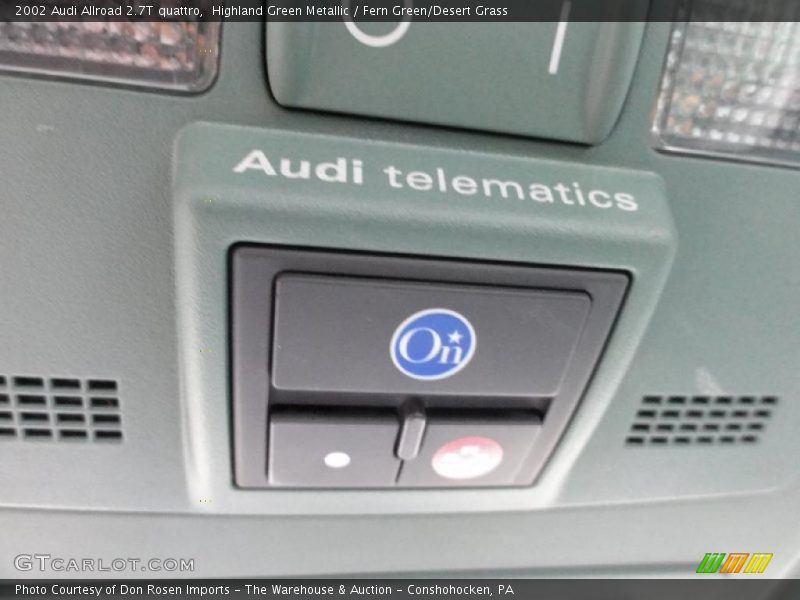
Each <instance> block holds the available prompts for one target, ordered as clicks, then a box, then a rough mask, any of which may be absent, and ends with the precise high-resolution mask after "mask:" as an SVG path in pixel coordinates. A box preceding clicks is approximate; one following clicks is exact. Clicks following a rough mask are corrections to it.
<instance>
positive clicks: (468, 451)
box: [431, 436, 503, 480]
mask: <svg viewBox="0 0 800 600" xmlns="http://www.w3.org/2000/svg"><path fill="white" fill-rule="evenodd" d="M502 461H503V447H502V446H501V445H500V444H498V443H497V442H496V441H494V440H493V439H491V438H487V437H479V436H469V437H462V438H458V439H456V440H453V441H452V442H447V443H446V444H445V445H444V446H442V447H441V448H439V449H438V450H437V451H436V452H435V453H434V455H433V458H432V459H431V466H432V467H433V470H434V471H436V474H437V475H439V476H440V477H444V478H445V479H460V480H463V479H474V478H476V477H481V476H483V475H486V474H488V473H491V472H492V471H494V470H495V469H496V468H497V467H498V465H499V464H500V463H501V462H502Z"/></svg>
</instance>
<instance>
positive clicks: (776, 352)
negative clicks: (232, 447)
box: [0, 24, 800, 576]
mask: <svg viewBox="0 0 800 600" xmlns="http://www.w3.org/2000/svg"><path fill="white" fill-rule="evenodd" d="M666 30H667V28H666V27H665V26H663V25H650V26H648V29H647V33H646V36H645V44H644V47H643V54H642V59H641V61H640V64H639V67H638V68H637V73H636V76H635V79H634V84H633V88H632V93H631V94H630V96H629V97H628V100H627V102H626V106H625V109H624V111H623V116H622V118H621V120H620V122H619V124H618V126H617V127H616V128H615V130H614V132H613V133H612V135H611V136H610V138H609V139H608V140H607V141H606V142H605V143H604V144H602V145H601V146H598V147H595V148H585V147H578V146H570V145H567V144H548V143H544V142H537V141H533V140H524V139H516V138H510V137H500V136H492V135H477V134H467V133H463V132H454V131H447V130H435V129H426V128H422V127H413V126H409V125H404V126H400V125H396V124H391V123H382V122H376V121H360V120H357V119H351V118H346V117H331V116H325V115H314V114H310V113H300V112H290V111H286V110H282V109H280V108H278V107H277V106H276V105H275V104H274V103H273V102H272V101H271V100H270V98H269V96H268V95H267V94H266V93H265V84H264V80H265V76H264V70H263V57H262V55H261V53H260V49H261V47H262V43H263V39H262V37H263V36H262V28H261V27H260V26H259V25H258V24H234V25H228V26H226V28H225V31H224V32H223V43H224V48H223V55H222V63H221V71H220V78H219V80H218V82H217V83H216V85H215V86H214V87H213V88H212V89H211V91H210V92H208V93H207V94H205V95H203V96H199V97H196V98H178V97H169V96H160V95H154V94H147V93H142V92H131V91H120V90H112V89H105V88H100V87H92V86H80V85H77V84H70V83H61V82H46V81H41V80H33V79H24V78H19V77H10V76H6V77H3V78H2V80H0V105H1V106H2V107H3V110H2V112H1V113H0V136H2V140H3V141H4V144H3V145H2V147H1V148H0V177H1V178H2V181H3V185H2V186H0V205H2V207H3V211H4V213H3V219H2V220H0V289H2V292H1V293H0V340H2V344H0V371H2V372H3V373H5V374H9V375H10V374H42V375H74V376H80V377H88V376H98V377H109V378H115V379H118V380H119V381H120V397H121V401H122V405H123V407H124V410H125V414H126V429H127V432H128V437H127V440H126V442H125V443H124V444H122V445H120V446H117V447H114V448H113V449H104V450H103V451H102V452H97V451H95V450H94V449H93V448H92V447H91V446H85V447H77V446H70V447H68V448H67V447H63V446H58V447H56V446H52V445H50V446H48V445H45V444H41V445H39V444H32V443H27V442H1V444H2V445H0V452H2V454H3V460H2V461H0V490H2V492H0V501H1V502H2V503H3V505H4V506H5V508H3V509H2V510H0V528H2V530H3V532H4V534H3V536H2V538H1V539H0V575H3V576H12V575H18V573H17V572H16V571H14V569H13V566H12V563H11V560H12V557H13V556H14V555H16V554H18V553H21V552H49V553H52V554H54V555H62V556H73V555H76V554H80V555H87V556H96V557H106V558H113V557H116V556H142V557H149V556H178V557H180V556H185V555H190V556H194V557H195V558H196V564H197V572H196V573H195V574H198V575H206V576H236V575H294V574H324V573H343V572H350V573H352V572H357V573H389V572H410V571H413V572H417V573H419V572H426V571H438V572H443V571H460V572H464V571H471V570H472V571H480V572H483V573H485V572H487V571H492V570H498V571H503V570H513V569H520V570H537V569H538V571H537V572H543V571H542V570H544V572H548V570H550V569H552V570H554V571H555V572H558V571H559V570H563V569H564V567H566V566H570V567H572V568H573V569H574V570H573V573H574V572H584V573H597V572H598V569H599V568H601V567H603V568H606V569H613V568H615V567H624V566H625V565H639V567H640V568H644V569H647V568H650V567H652V568H653V569H654V570H655V571H656V572H658V570H659V569H663V568H665V567H664V565H678V567H676V572H677V573H680V574H688V573H687V571H690V570H691V569H692V567H691V566H688V567H686V565H692V564H696V563H697V562H698V560H699V558H701V557H702V555H703V554H704V553H705V552H708V551H710V550H712V549H719V550H721V551H729V550H741V549H745V550H753V551H755V550H765V551H770V552H774V553H775V558H774V559H773V562H772V563H771V565H770V568H769V574H771V575H779V574H781V573H784V572H789V569H793V571H791V572H793V573H795V574H796V573H797V564H798V561H797V555H798V548H800V525H798V522H797V519H796V518H792V516H793V515H796V511H797V506H798V505H800V485H799V483H800V482H798V471H797V461H796V457H797V456H798V451H799V450H800V448H799V446H800V440H798V437H797V435H796V431H797V426H798V423H799V422H800V406H799V405H798V390H799V389H800V370H798V369H797V367H796V365H797V364H800V326H798V320H797V315H796V311H797V299H798V298H800V250H799V249H798V245H797V238H796V236H797V224H798V223H799V222H800V203H799V202H798V201H797V191H796V190H797V186H798V182H800V178H799V175H798V172H797V171H796V170H789V169H777V168H769V167H757V166H752V165H734V164H729V163H724V162H715V161H707V160H701V159H690V158H686V157H678V156H665V155H659V154H657V153H656V152H654V151H653V150H651V149H650V141H649V139H648V126H649V115H650V110H651V108H652V103H653V99H654V95H655V90H656V86H657V82H658V76H659V72H660V67H661V62H662V59H663V50H664V47H665V41H666ZM196 120H205V121H218V122H223V123H235V124H244V125H268V126H270V127H273V128H279V129H280V128H284V129H291V130H302V131H307V132H314V133H323V134H345V135H350V136H353V135H355V136H360V137H363V138H364V139H367V140H377V139H385V140H393V141H400V142H411V143H418V144H424V145H429V146H431V147H441V148H454V149H456V150H458V151H463V150H469V151H483V152H491V153H497V154H502V155H507V156H510V157H533V158H548V159H556V160H566V161H577V162H580V163H591V164H596V165H605V166H610V167H624V168H627V169H637V170H646V171H653V172H655V173H657V174H659V175H660V176H661V177H662V178H663V179H664V182H665V188H666V193H667V196H668V198H669V203H670V210H671V212H672V214H673V216H674V218H675V223H676V228H677V233H678V239H679V245H678V247H677V255H676V258H675V262H674V265H673V268H672V271H671V273H670V278H669V280H668V282H667V285H666V287H665V288H664V290H663V293H662V294H661V297H660V299H659V301H658V305H657V309H656V310H654V312H653V314H652V319H651V321H650V323H649V325H648V327H647V330H646V331H645V332H644V334H643V336H642V338H641V340H640V341H638V340H636V339H635V338H634V337H627V338H623V339H621V340H619V342H620V344H621V345H623V346H624V345H626V344H634V343H635V344H636V346H635V348H634V347H633V346H630V347H628V348H627V349H628V350H635V351H636V353H635V356H634V357H633V359H632V361H631V363H630V364H627V363H622V362H613V361H612V362H610V363H608V364H607V365H605V366H606V367H607V368H606V369H605V370H604V371H603V372H601V373H598V377H596V378H595V380H594V382H593V386H592V389H591V390H590V393H589V395H588V396H587V398H586V401H585V403H584V406H583V409H582V411H581V414H580V415H579V418H576V419H575V421H574V422H573V426H572V427H571V428H570V430H569V431H568V434H567V437H566V438H565V441H566V442H567V444H568V445H567V444H565V445H563V446H562V447H561V449H560V451H559V453H558V455H557V456H556V457H555V458H556V459H555V461H554V463H553V464H552V468H553V470H554V472H559V473H566V472H567V471H569V477H567V478H565V479H562V480H559V482H558V484H557V485H555V486H554V487H553V488H552V489H549V498H548V500H547V502H544V501H543V502H541V503H530V502H528V501H527V499H526V498H525V497H524V496H523V495H520V494H516V493H515V495H509V494H506V493H503V494H495V495H492V496H491V497H488V496H481V495H478V494H477V493H476V494H474V495H467V496H463V497H460V499H459V501H458V502H459V504H460V505H461V506H462V510H461V511H453V510H452V504H451V497H450V496H448V495H446V494H444V493H430V494H428V493H427V492H426V493H425V494H427V495H425V496H423V495H422V494H420V495H418V496H416V497H411V498H406V497H404V500H407V501H408V504H406V505H404V506H400V505H398V504H397V503H396V502H395V500H393V498H395V497H394V496H393V497H389V496H386V497H385V498H381V504H380V506H376V507H374V509H373V510H372V511H371V512H372V513H373V514H364V513H366V512H370V511H366V510H362V509H363V506H359V504H360V502H359V501H358V500H357V499H352V498H348V497H346V496H343V497H342V498H341V499H340V501H339V502H340V506H339V509H340V510H339V514H329V515H319V516H311V515H307V516H302V515H303V513H309V512H313V510H314V509H313V508H312V506H313V502H311V501H309V502H308V503H300V504H297V505H296V506H295V514H294V515H293V516H286V515H279V514H273V515H269V514H255V513H260V512H263V511H264V507H263V506H261V504H262V503H261V501H260V500H259V499H258V497H256V496H253V495H251V494H250V493H247V492H246V493H244V495H245V496H247V498H245V499H243V500H241V501H240V500H238V499H237V500H234V497H233V496H232V494H233V492H232V491H230V490H229V491H221V493H220V494H219V495H216V494H215V495H214V496H212V497H206V496H205V493H206V492H207V491H208V490H209V489H213V491H214V492H216V491H217V488H213V487H211V486H209V485H208V481H207V480H204V479H203V478H202V477H200V478H198V476H197V474H198V473H203V472H204V470H206V469H207V465H206V464H205V461H206V460H207V459H208V458H209V457H208V456H207V455H206V454H205V453H204V451H203V448H204V447H206V444H211V443H212V442H213V441H212V440H208V439H204V438H202V437H201V438H199V439H197V438H189V437H188V436H187V432H188V430H189V429H190V426H189V420H188V418H187V417H188V414H187V412H186V409H187V407H189V406H192V405H193V402H194V398H193V397H192V396H191V392H189V393H188V394H187V388H186V382H187V381H188V379H187V377H190V376H191V374H187V373H185V372H183V371H181V370H180V368H179V360H178V356H179V355H178V344H177V342H178V338H177V331H178V330H177V326H176V293H175V278H174V274H175V273H174V267H173V264H174V263H173V257H174V253H173V241H174V240H173V230H174V227H173V226H174V225H180V223H174V222H173V213H172V197H171V191H170V190H171V188H170V179H171V173H170V169H171V152H172V144H173V140H174V137H175V135H176V134H177V132H178V130H179V129H180V128H181V127H182V126H183V125H185V124H186V123H189V122H192V121H196ZM209 210H211V211H213V204H212V205H211V206H210V207H209ZM322 216H324V217H326V218H328V219H330V221H329V224H330V235H331V237H335V238H337V239H338V240H339V242H340V244H341V245H346V244H349V243H353V242H355V244H356V245H359V246H363V245H364V244H363V238H361V237H359V235H358V232H354V231H352V230H351V229H349V228H348V225H347V222H346V221H345V220H342V219H339V218H337V217H336V216H335V215H322ZM182 217H183V215H181V214H178V219H181V218H182ZM275 218H277V219H280V218H281V216H280V215H279V214H276V216H275ZM419 230H420V231H424V230H425V226H424V220H422V219H420V221H419ZM497 239H498V238H497V237H496V236H495V235H494V234H490V233H488V232H487V233H485V234H484V235H482V236H475V237H473V238H472V239H469V240H463V241H462V242H461V243H459V244H454V243H453V241H452V240H442V241H440V242H439V245H438V246H437V247H436V248H438V251H439V252H441V253H445V252H452V253H458V254H472V255H476V254H479V253H480V249H481V248H482V249H483V251H484V252H487V249H488V248H497V247H499V246H501V245H502V244H504V243H505V239H504V240H503V242H502V244H498V242H497ZM285 241H286V242H287V243H292V242H293V241H294V240H293V239H292V238H291V237H290V236H287V239H286V240H285ZM429 242H430V240H428V242H425V245H424V248H423V242H422V241H421V240H420V239H419V238H417V239H416V240H401V239H399V238H397V237H394V238H387V239H386V244H387V246H388V245H393V244H399V245H402V244H407V245H408V247H409V248H410V247H414V246H415V247H416V248H417V249H425V250H429V251H433V250H434V248H433V247H428V243H429ZM528 243H529V246H530V253H531V254H538V255H541V256H542V257H544V258H547V256H548V248H547V247H546V246H540V245H538V244H537V242H536V241H535V240H529V241H528ZM470 248H473V249H474V250H472V251H470ZM186 251H187V252H191V250H190V249H187V250H186ZM622 254H624V251H622V250H621V255H622ZM208 267H209V268H212V267H213V266H212V265H209V266H208ZM213 268H216V267H213ZM635 285H636V281H635V282H634V286H635ZM222 309H223V306H222V305H218V306H217V307H216V309H215V310H222ZM199 317H200V318H202V317H203V315H199ZM212 342H213V343H212V344H211V345H209V346H208V347H205V346H201V347H198V348H195V349H194V351H195V352H196V353H197V355H198V356H199V355H202V356H204V357H205V356H206V354H207V353H209V354H211V357H210V358H209V360H210V361H215V360H219V361H224V354H225V349H224V348H223V347H220V346H218V345H217V342H218V340H213V341H212ZM220 355H221V357H220ZM211 392H212V394H213V401H214V402H217V403H218V406H219V411H220V412H221V413H222V414H224V413H225V411H226V409H225V407H226V406H227V397H226V392H225V390H213V391H211ZM696 392H703V393H731V394H745V393H759V394H761V393H770V394H775V395H777V396H779V397H780V399H781V403H780V405H779V409H778V410H779V411H780V412H779V413H778V414H777V418H776V419H775V420H774V423H773V424H772V425H773V426H774V428H773V430H772V431H771V433H770V435H769V437H767V438H766V439H765V440H764V443H763V444H762V445H761V446H759V447H757V448H755V449H752V450H744V449H740V448H733V449H729V450H719V449H716V448H708V449H698V448H687V449H680V448H679V449H675V448H664V449H660V448H646V449H642V450H631V449H627V448H625V447H624V446H623V445H622V441H623V438H624V436H625V435H626V432H627V427H628V425H629V423H630V421H631V419H632V417H633V414H634V412H635V410H636V407H637V406H638V405H639V401H640V399H641V397H642V396H643V395H645V394H649V393H659V394H662V393H663V394H670V393H696ZM191 418H192V419H195V420H199V421H201V423H200V425H201V426H202V427H209V428H210V429H211V430H215V427H217V426H212V425H211V424H209V423H205V422H204V419H205V418H206V417H204V416H203V415H201V414H193V415H192V416H191ZM192 426H193V425H192ZM218 430H219V431H226V426H225V423H221V424H219V425H218ZM223 446H224V444H223ZM214 461H215V464H217V463H218V464H219V465H220V468H222V467H221V465H226V468H227V469H228V470H229V469H230V464H229V462H228V457H225V456H221V457H215V458H214ZM736 481H740V482H742V483H743V485H742V487H741V491H739V492H734V491H733V490H732V484H733V483H734V482H736ZM43 482H44V483H43ZM228 485H230V480H228ZM642 490H647V493H646V494H645V493H642ZM686 490H690V492H689V493H687V492H686ZM458 494H462V492H458ZM236 498H238V496H237V497H236ZM351 500H352V502H351V503H350V507H351V509H350V511H349V513H350V514H342V513H347V512H348V510H346V508H347V507H346V505H347V504H348V502H350V501H351ZM671 500H672V501H671ZM461 503H463V504H461ZM467 503H468V504H469V505H470V506H472V507H475V508H476V509H477V510H478V511H479V512H478V513H476V514H467V513H465V512H463V506H466V505H467ZM553 503H557V504H559V505H560V506H559V508H552V504H553ZM278 504H280V502H278ZM373 504H375V503H374V502H373ZM597 504H602V506H597ZM59 505H60V506H63V507H65V509H62V510H58V507H59ZM243 505H246V508H245V509H244V510H245V511H246V512H248V513H251V514H250V515H248V516H241V515H240V516H236V515H233V514H231V513H234V512H237V511H239V510H243V509H242V506H243ZM501 505H503V506H506V507H507V508H509V509H511V508H512V507H513V509H511V510H503V511H501V510H498V506H501ZM89 506H94V507H103V508H106V509H108V511H107V512H102V513H99V514H91V513H88V512H87V511H86V510H85V509H86V508H87V507H89ZM548 506H550V507H548ZM409 510H412V511H415V512H416V514H408V511H409ZM379 511H386V512H387V513H392V514H387V515H380V514H377V512H379ZM401 512H405V513H406V514H399V513H401ZM178 513H180V514H178ZM444 513H447V514H444ZM212 540H213V541H212ZM344 540H346V543H344V542H343V541H344ZM399 548H402V551H399V550H398V549H399ZM587 549H591V550H592V551H591V552H589V551H587ZM600 572H603V571H602V570H601V571H600ZM605 572H609V571H605ZM611 572H613V570H612V571H611Z"/></svg>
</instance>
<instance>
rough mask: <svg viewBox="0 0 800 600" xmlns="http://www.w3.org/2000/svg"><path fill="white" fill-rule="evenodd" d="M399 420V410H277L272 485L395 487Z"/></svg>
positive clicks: (271, 435)
mask: <svg viewBox="0 0 800 600" xmlns="http://www.w3.org/2000/svg"><path fill="white" fill-rule="evenodd" d="M398 430H399V424H398V420H397V417H396V416H395V415H394V414H393V413H388V414H384V413H377V412H376V413H372V412H367V411H364V412H355V411H354V412H352V413H350V412H337V411H330V412H318V411H315V412H313V413H312V412H310V411H299V410H298V411H286V412H284V411H276V412H274V413H273V415H272V417H271V419H270V427H269V465H268V475H269V482H270V485H275V486H286V487H336V488H347V487H391V486H393V485H394V483H395V480H396V478H397V471H398V469H399V466H400V461H399V460H398V459H397V458H396V457H395V455H394V445H395V440H396V439H397V433H398Z"/></svg>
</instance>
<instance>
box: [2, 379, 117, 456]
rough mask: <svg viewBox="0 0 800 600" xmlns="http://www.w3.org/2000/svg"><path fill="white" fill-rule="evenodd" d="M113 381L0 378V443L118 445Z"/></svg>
mask: <svg viewBox="0 0 800 600" xmlns="http://www.w3.org/2000/svg"><path fill="white" fill-rule="evenodd" d="M118 392H119V390H118V385H117V382H116V381H113V380H111V379H78V378H74V377H52V378H45V377H35V376H27V375H16V376H12V377H7V376H5V375H0V441H2V440H24V441H64V442H121V441H122V439H123V433H122V411H121V408H120V401H119V393H118Z"/></svg>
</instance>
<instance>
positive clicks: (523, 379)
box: [231, 246, 628, 489]
mask: <svg viewBox="0 0 800 600" xmlns="http://www.w3.org/2000/svg"><path fill="white" fill-rule="evenodd" d="M231 265H232V270H233V271H232V277H231V301H232V306H231V315H232V320H231V323H232V329H231V333H232V337H231V340H232V352H231V363H232V374H233V381H232V393H233V422H234V450H235V457H234V465H235V470H236V483H237V485H238V486H240V487H246V488H267V487H273V488H279V487H280V488H322V489H339V488H341V489H346V488H395V489H400V488H406V489H408V488H443V487H487V486H522V485H531V484H532V483H534V482H535V480H536V476H537V474H538V473H539V471H540V470H541V468H542V467H543V466H544V464H545V462H546V461H547V458H548V457H549V456H550V454H551V453H552V451H553V449H554V447H555V444H556V443H557V441H558V439H559V438H560V437H561V434H562V433H563V430H564V427H565V426H566V424H567V422H568V420H569V418H570V417H571V415H572V413H573V411H574V409H575V407H576V405H577V402H578V400H579V398H580V396H581V393H582V392H583V389H584V387H585V385H586V382H587V381H588V378H589V376H590V375H591V373H592V371H593V369H594V366H595V364H596V361H597V360H598V357H599V355H600V353H601V351H602V348H603V346H604V344H605V342H606V338H607V336H608V333H609V331H610V329H611V326H612V324H613V321H614V318H615V316H616V313H617V310H618V308H619V306H620V304H621V302H622V298H623V296H624V293H625V290H626V287H627V284H628V278H627V276H626V275H624V274H621V273H614V272H603V271H587V270H579V269H563V268H560V269H552V268H538V267H527V266H518V265H496V264H482V263H459V262H455V261H440V260H421V259H413V258H399V257H387V256H370V255H359V254H338V253H333V252H322V251H319V252H318V251H299V250H285V249H278V248H267V247H257V246H254V247H249V246H238V247H236V248H235V249H234V250H233V251H232V257H231Z"/></svg>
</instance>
